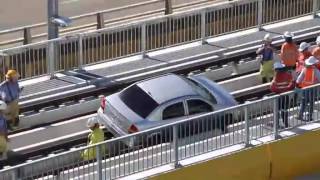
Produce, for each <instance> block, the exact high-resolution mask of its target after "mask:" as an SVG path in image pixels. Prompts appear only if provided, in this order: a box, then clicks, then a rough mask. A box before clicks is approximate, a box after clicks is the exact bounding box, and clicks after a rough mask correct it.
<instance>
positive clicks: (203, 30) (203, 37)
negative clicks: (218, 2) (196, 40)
mask: <svg viewBox="0 0 320 180" xmlns="http://www.w3.org/2000/svg"><path fill="white" fill-rule="evenodd" d="M201 41H202V44H206V11H205V10H203V11H201Z"/></svg>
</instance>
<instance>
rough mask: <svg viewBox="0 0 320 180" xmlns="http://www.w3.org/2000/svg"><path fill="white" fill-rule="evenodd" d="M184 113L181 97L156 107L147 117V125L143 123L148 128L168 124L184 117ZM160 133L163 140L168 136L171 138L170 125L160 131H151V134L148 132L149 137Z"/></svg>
mask: <svg viewBox="0 0 320 180" xmlns="http://www.w3.org/2000/svg"><path fill="white" fill-rule="evenodd" d="M186 114H187V113H186V108H185V103H184V101H183V100H182V99H181V100H176V101H173V102H169V103H166V104H163V105H162V106H161V107H159V108H157V109H156V110H155V111H154V112H153V113H152V114H151V115H150V116H149V117H148V119H149V120H148V121H146V122H147V123H148V124H149V125H147V124H145V125H147V126H148V128H151V127H159V126H162V125H166V124H170V123H172V122H176V121H179V120H182V119H185V118H186ZM151 124H152V125H151ZM160 134H161V137H162V138H163V139H164V140H165V141H168V140H169V139H170V137H171V138H172V127H168V128H162V130H161V131H155V132H152V133H151V134H149V137H155V136H156V135H160ZM170 134H171V135H170Z"/></svg>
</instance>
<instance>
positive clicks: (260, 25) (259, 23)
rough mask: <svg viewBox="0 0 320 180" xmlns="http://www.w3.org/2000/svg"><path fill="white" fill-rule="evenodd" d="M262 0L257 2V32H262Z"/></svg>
mask: <svg viewBox="0 0 320 180" xmlns="http://www.w3.org/2000/svg"><path fill="white" fill-rule="evenodd" d="M262 1H263V0H258V29H259V31H261V30H263V28H262V17H263V6H262Z"/></svg>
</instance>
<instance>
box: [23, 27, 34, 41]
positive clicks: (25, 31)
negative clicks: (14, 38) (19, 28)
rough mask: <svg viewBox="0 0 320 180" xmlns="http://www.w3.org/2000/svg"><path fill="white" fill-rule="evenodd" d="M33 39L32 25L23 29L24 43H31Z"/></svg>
mask: <svg viewBox="0 0 320 180" xmlns="http://www.w3.org/2000/svg"><path fill="white" fill-rule="evenodd" d="M31 41H32V37H31V31H30V27H25V28H24V29H23V44H24V45H25V44H29V43H31Z"/></svg>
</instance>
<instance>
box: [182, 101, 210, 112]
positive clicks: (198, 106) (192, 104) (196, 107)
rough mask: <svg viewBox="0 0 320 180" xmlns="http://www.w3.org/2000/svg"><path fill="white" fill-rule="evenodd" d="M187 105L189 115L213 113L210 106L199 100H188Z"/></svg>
mask: <svg viewBox="0 0 320 180" xmlns="http://www.w3.org/2000/svg"><path fill="white" fill-rule="evenodd" d="M187 104H188V109H189V115H193V114H198V113H206V112H211V111H213V108H212V106H211V105H210V104H208V103H206V102H204V101H202V100H200V99H192V100H188V101H187Z"/></svg>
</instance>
